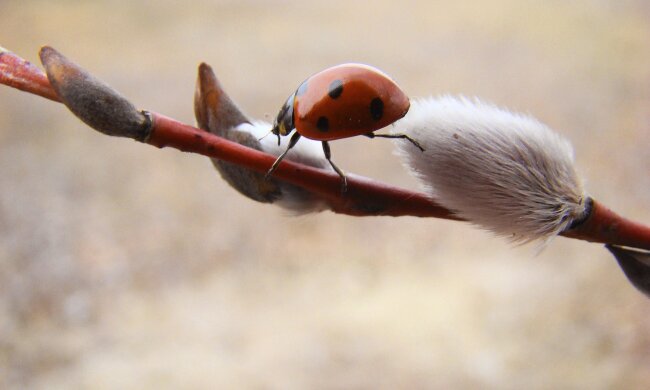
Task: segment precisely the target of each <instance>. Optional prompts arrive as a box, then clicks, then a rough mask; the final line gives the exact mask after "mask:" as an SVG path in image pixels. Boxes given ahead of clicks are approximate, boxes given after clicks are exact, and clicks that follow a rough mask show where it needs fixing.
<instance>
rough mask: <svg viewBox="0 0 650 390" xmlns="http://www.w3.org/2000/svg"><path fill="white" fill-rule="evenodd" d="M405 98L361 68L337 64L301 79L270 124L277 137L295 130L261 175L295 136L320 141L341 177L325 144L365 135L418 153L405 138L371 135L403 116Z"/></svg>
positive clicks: (393, 85) (390, 83)
mask: <svg viewBox="0 0 650 390" xmlns="http://www.w3.org/2000/svg"><path fill="white" fill-rule="evenodd" d="M409 107H410V102H409V99H408V97H407V96H406V94H405V93H404V92H403V91H402V90H401V89H400V87H399V86H397V84H396V83H395V82H394V81H393V80H392V79H391V78H390V77H388V76H387V75H386V74H385V73H383V72H382V71H380V70H379V69H376V68H374V67H371V66H368V65H364V64H342V65H337V66H334V67H331V68H328V69H325V70H323V71H321V72H319V73H316V74H315V75H313V76H311V77H310V78H308V79H307V80H305V81H303V82H302V83H301V84H300V86H299V87H298V88H297V89H296V92H294V93H293V94H292V95H291V96H289V98H288V99H287V101H286V103H284V105H283V106H282V108H281V109H280V112H279V113H278V115H277V118H276V119H275V122H274V123H273V128H272V129H271V132H272V133H273V134H275V135H276V136H277V137H278V145H279V144H280V136H286V135H288V134H289V133H291V132H292V131H293V130H294V129H295V130H296V131H295V132H294V134H293V136H292V137H291V140H290V141H289V146H288V147H287V150H286V151H285V152H284V153H282V154H281V155H280V156H279V157H278V158H277V160H276V161H275V163H273V165H272V166H271V169H269V171H268V172H267V174H266V176H267V177H269V176H270V175H271V174H272V173H273V171H274V170H275V169H276V168H277V166H278V165H279V164H280V161H282V159H283V158H284V156H285V155H286V154H287V153H288V152H289V150H290V149H291V148H292V147H293V146H294V145H295V144H296V143H297V142H298V140H299V139H300V137H301V136H305V137H307V138H311V139H314V140H319V141H322V144H323V151H324V153H325V158H326V159H327V160H328V161H329V163H330V165H331V166H332V168H334V170H335V171H336V172H337V173H338V174H339V175H340V176H341V178H342V179H343V190H344V191H345V189H346V186H347V181H346V179H345V174H344V173H343V171H341V170H340V169H339V168H338V167H337V166H336V165H335V164H334V163H333V162H332V160H331V158H330V157H331V154H330V148H329V144H328V141H331V140H335V139H341V138H348V137H353V136H357V135H365V136H367V137H370V138H374V137H384V138H402V139H406V140H408V141H410V142H411V143H413V144H414V145H415V146H416V147H418V148H419V149H420V150H424V149H422V147H421V146H420V145H419V144H418V143H417V142H416V141H415V140H413V139H411V138H410V137H409V136H407V135H405V134H374V131H376V130H379V129H381V128H383V127H386V126H388V125H390V124H391V123H393V122H395V121H396V120H398V119H400V118H402V117H403V116H404V115H406V113H407V112H408V110H409Z"/></svg>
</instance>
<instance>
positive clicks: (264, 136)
mask: <svg viewBox="0 0 650 390" xmlns="http://www.w3.org/2000/svg"><path fill="white" fill-rule="evenodd" d="M272 132H273V128H271V130H269V131H268V133H266V134H264V135H263V136H262V137H261V138H258V139H257V140H258V141H261V140H263V139H264V138H266V137H267V136H268V135H269V134H271V133H272ZM278 138H280V135H279V134H278ZM279 141H280V140H278V145H279Z"/></svg>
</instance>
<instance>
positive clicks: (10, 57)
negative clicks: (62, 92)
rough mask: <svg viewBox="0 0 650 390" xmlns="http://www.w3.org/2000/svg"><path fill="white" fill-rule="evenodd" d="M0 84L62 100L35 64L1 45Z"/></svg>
mask: <svg viewBox="0 0 650 390" xmlns="http://www.w3.org/2000/svg"><path fill="white" fill-rule="evenodd" d="M0 84H5V85H8V86H10V87H13V88H16V89H20V90H21V91H25V92H29V93H32V94H34V95H38V96H41V97H44V98H46V99H50V100H54V101H55V102H60V101H61V100H60V99H59V96H58V95H57V94H56V92H54V90H53V89H52V87H51V86H50V82H49V81H48V79H47V76H46V75H45V74H44V73H43V72H42V71H41V70H40V69H39V68H37V67H36V66H34V64H32V63H31V62H29V61H27V60H24V59H22V58H20V57H18V56H17V55H15V54H14V53H12V52H10V51H8V50H6V49H4V48H3V47H0Z"/></svg>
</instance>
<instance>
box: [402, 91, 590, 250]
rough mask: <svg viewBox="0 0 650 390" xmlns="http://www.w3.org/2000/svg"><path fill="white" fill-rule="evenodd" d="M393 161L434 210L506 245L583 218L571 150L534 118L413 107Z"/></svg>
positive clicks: (456, 104) (432, 102)
mask: <svg viewBox="0 0 650 390" xmlns="http://www.w3.org/2000/svg"><path fill="white" fill-rule="evenodd" d="M393 132H394V133H405V134H408V135H409V136H411V137H412V138H414V139H415V140H417V141H418V142H419V143H420V144H421V145H422V146H423V147H424V149H425V151H424V152H421V151H420V150H418V149H417V148H414V147H413V145H411V144H410V143H409V142H398V143H397V145H398V146H399V150H400V152H399V153H400V155H401V156H402V157H403V158H404V160H405V161H406V163H407V165H408V166H409V167H410V168H411V169H412V170H413V171H414V173H415V175H416V176H417V177H418V178H419V179H420V180H421V181H422V183H423V184H424V185H425V187H426V190H427V191H429V194H430V195H431V196H432V197H433V198H434V199H435V200H436V201H437V202H439V203H440V204H442V205H443V206H445V207H447V208H449V209H450V210H453V211H455V212H456V213H457V214H458V215H459V216H461V217H462V218H465V219H467V220H468V221H470V222H472V223H474V224H476V225H478V226H481V227H483V228H485V229H487V230H490V231H492V232H494V233H496V234H498V235H502V236H507V237H509V238H510V239H511V240H513V241H516V242H520V243H524V242H529V241H533V240H548V239H549V238H551V237H553V236H555V235H557V234H558V233H560V232H561V231H562V230H564V229H565V228H567V227H568V226H570V224H571V223H572V222H573V221H575V220H577V219H580V218H582V217H583V216H584V214H585V212H586V206H585V195H584V193H583V189H582V185H581V182H580V180H579V178H578V175H577V174H576V172H575V170H574V167H573V149H572V147H571V144H570V143H569V142H568V141H567V140H565V139H564V138H562V137H560V136H559V135H558V134H556V133H555V132H553V131H552V130H551V129H549V128H548V127H547V126H545V125H544V124H542V123H540V122H538V121H537V120H535V119H534V118H531V117H529V116H525V115H522V114H516V113H512V112H510V111H507V110H503V109H500V108H498V107H495V106H494V105H491V104H486V103H483V102H481V101H479V100H478V99H474V100H469V99H466V98H462V97H461V98H456V97H452V96H442V97H437V98H426V99H421V100H416V101H413V102H412V104H411V109H410V111H409V113H408V114H407V115H406V116H405V117H404V118H403V119H402V120H400V121H398V122H397V123H396V124H395V126H394V127H393Z"/></svg>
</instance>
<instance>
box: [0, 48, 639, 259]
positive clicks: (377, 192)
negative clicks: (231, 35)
mask: <svg viewBox="0 0 650 390" xmlns="http://www.w3.org/2000/svg"><path fill="white" fill-rule="evenodd" d="M40 54H41V60H42V62H43V64H44V66H45V68H46V70H47V76H46V75H45V74H43V72H42V71H40V70H39V69H38V68H36V67H35V66H33V65H32V64H30V63H29V62H27V61H24V60H22V59H21V58H20V57H18V56H16V55H15V54H13V53H11V52H8V51H6V50H3V51H1V52H0V83H2V84H5V85H8V86H11V87H14V88H17V89H20V90H23V91H25V92H29V93H33V94H36V95H39V96H42V97H45V98H48V99H50V100H54V101H59V102H62V103H64V104H65V105H66V106H67V107H68V108H69V109H70V110H71V111H72V112H73V113H74V114H75V115H77V116H78V117H79V118H80V119H81V120H82V121H84V122H85V123H87V124H88V125H90V126H91V127H93V128H95V129H96V130H98V131H100V132H102V133H104V134H107V135H111V136H120V137H127V138H132V139H135V140H138V141H141V142H145V143H148V144H150V145H153V146H156V147H159V148H162V147H173V148H176V149H178V150H181V151H185V152H191V153H198V154H202V155H204V156H208V157H211V158H216V159H220V160H223V161H227V162H229V163H232V164H236V165H238V166H241V167H245V168H246V169H250V170H252V171H255V172H259V173H264V172H266V171H267V170H268V168H269V167H270V166H271V164H272V163H273V161H275V158H276V156H272V155H269V154H267V153H263V152H261V151H259V150H256V149H254V148H250V147H247V146H244V145H241V144H239V143H236V142H233V141H231V140H228V139H225V138H223V137H220V136H217V135H214V134H211V133H209V132H206V131H205V130H202V129H198V128H195V127H192V126H188V125H186V124H183V123H180V122H178V121H176V120H174V119H172V118H169V117H166V116H164V115H162V114H158V113H155V112H143V111H138V110H137V109H136V108H135V107H134V106H133V105H132V104H131V103H130V102H129V101H128V100H127V99H125V98H124V97H122V96H121V95H119V94H118V93H117V92H115V91H114V90H112V89H111V88H110V87H108V86H107V85H105V84H104V83H102V82H101V81H99V80H97V79H96V78H94V77H93V76H91V75H90V74H89V73H88V72H86V71H85V70H83V69H81V68H80V67H78V66H77V65H76V64H74V63H73V62H71V61H69V60H68V59H67V58H65V57H64V56H62V55H61V54H60V53H58V52H56V51H55V50H54V49H52V48H49V47H44V48H43V49H42V50H41V53H40ZM202 66H203V65H202ZM215 99H216V102H215V104H216V105H217V106H219V108H218V110H220V112H221V113H222V114H223V115H222V117H221V118H219V120H220V121H221V122H222V124H223V125H224V126H232V125H233V124H234V123H236V122H237V121H235V122H233V121H232V120H230V119H233V118H235V119H237V118H245V117H244V116H243V114H242V113H241V112H240V111H239V109H238V108H237V107H236V106H235V105H234V104H233V103H232V101H231V100H230V98H229V97H228V95H227V94H226V93H225V91H223V89H221V88H220V85H219V86H218V88H217V94H216V97H215ZM275 178H277V179H279V180H282V181H286V182H288V183H292V184H294V185H296V186H300V187H302V188H304V189H306V190H307V191H309V192H311V193H313V194H315V195H316V196H318V197H320V198H322V199H323V200H324V201H325V202H326V203H327V204H328V205H329V206H330V208H331V210H332V211H334V212H337V213H342V214H348V215H354V216H378V215H383V216H418V217H434V218H444V219H452V220H461V219H460V218H458V217H457V216H455V215H454V213H453V212H452V211H450V210H448V209H445V208H444V207H442V206H440V205H438V204H436V203H435V201H433V200H432V199H431V198H429V197H428V196H427V195H425V194H422V193H419V192H415V191H410V190H406V189H402V188H398V187H395V186H391V185H388V184H384V183H381V182H378V181H376V180H372V179H368V178H365V177H361V176H357V175H349V176H348V190H347V192H345V193H341V191H340V178H339V176H338V175H336V174H334V173H330V172H328V171H325V170H321V169H316V168H313V167H309V166H306V165H302V164H298V163H295V162H291V161H287V160H285V161H283V162H282V163H281V164H280V166H279V167H278V169H277V171H276V173H275ZM592 202H593V203H592V207H591V212H590V213H589V216H588V217H587V218H586V219H585V220H584V221H582V222H581V223H580V224H578V225H577V226H574V227H572V228H571V229H570V230H568V231H565V232H563V233H561V234H562V235H563V236H565V237H570V238H576V239H581V240H586V241H591V242H598V243H606V244H613V245H622V246H631V247H636V248H643V249H650V227H648V226H645V225H643V224H640V223H637V222H633V221H631V220H628V219H626V218H623V217H621V216H619V215H617V214H615V213H614V212H612V211H611V210H609V209H607V208H606V207H605V206H603V205H602V204H600V203H599V202H597V201H595V200H594V201H592Z"/></svg>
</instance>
